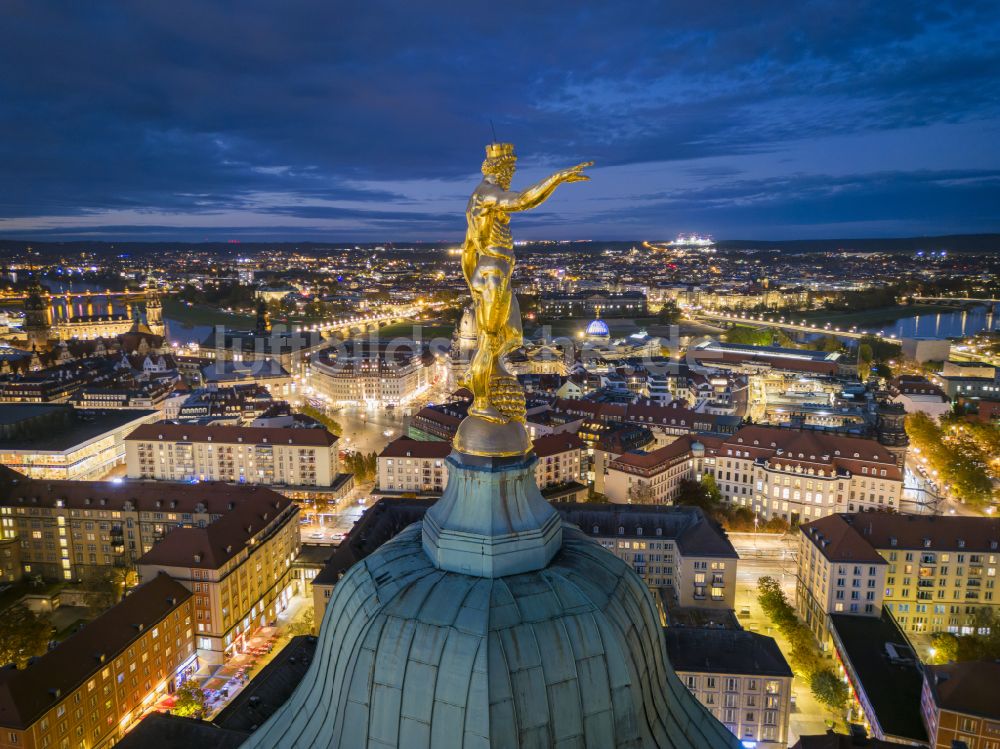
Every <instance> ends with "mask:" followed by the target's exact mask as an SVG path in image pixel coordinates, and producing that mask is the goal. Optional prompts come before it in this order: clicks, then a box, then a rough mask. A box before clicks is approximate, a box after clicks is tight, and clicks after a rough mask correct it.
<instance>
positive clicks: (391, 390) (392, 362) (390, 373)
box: [309, 341, 435, 408]
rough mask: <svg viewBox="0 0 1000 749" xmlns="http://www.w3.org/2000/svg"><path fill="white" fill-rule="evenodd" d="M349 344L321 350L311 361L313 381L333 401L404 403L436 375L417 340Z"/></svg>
mask: <svg viewBox="0 0 1000 749" xmlns="http://www.w3.org/2000/svg"><path fill="white" fill-rule="evenodd" d="M345 346H346V348H348V349H349V350H348V351H344V350H341V349H325V350H323V351H320V352H319V353H318V354H317V355H316V356H314V357H313V359H312V362H311V363H310V379H309V382H310V384H311V385H312V386H313V387H314V388H315V389H316V392H317V393H318V394H319V396H320V397H321V398H323V399H324V400H326V401H329V402H331V403H334V404H342V405H362V406H366V407H369V408H385V407H395V406H400V405H404V404H406V403H409V402H410V401H412V400H413V399H414V398H416V397H417V396H419V395H420V394H421V393H423V392H425V391H426V390H427V388H428V387H429V386H430V384H431V381H432V380H433V379H434V377H435V371H434V367H433V362H425V361H424V355H423V351H422V348H421V347H420V346H418V345H417V344H414V343H410V344H404V345H400V346H396V347H395V348H390V347H389V345H388V344H386V345H378V346H375V345H369V344H368V343H367V342H363V341H359V342H354V343H352V344H345ZM428 363H431V364H432V366H428Z"/></svg>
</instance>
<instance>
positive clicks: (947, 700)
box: [925, 661, 1000, 720]
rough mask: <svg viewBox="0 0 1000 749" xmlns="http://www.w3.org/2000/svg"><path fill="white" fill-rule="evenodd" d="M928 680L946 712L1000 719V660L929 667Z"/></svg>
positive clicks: (936, 699) (937, 700) (938, 703)
mask: <svg viewBox="0 0 1000 749" xmlns="http://www.w3.org/2000/svg"><path fill="white" fill-rule="evenodd" d="M925 668H926V669H927V670H926V673H925V678H926V679H927V682H928V684H929V685H930V688H931V694H932V695H933V696H934V702H935V703H936V704H937V706H938V708H940V709H942V710H950V711H952V712H956V713H963V714H965V715H977V716H979V717H982V718H989V719H991V720H1000V700H998V699H997V694H996V685H997V684H1000V661H968V662H965V663H949V664H947V665H945V666H925Z"/></svg>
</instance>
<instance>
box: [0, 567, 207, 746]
mask: <svg viewBox="0 0 1000 749" xmlns="http://www.w3.org/2000/svg"><path fill="white" fill-rule="evenodd" d="M193 621H194V608H193V604H192V595H191V593H190V592H189V591H188V590H187V589H186V588H185V587H184V586H183V585H181V584H180V583H178V582H175V581H174V580H171V579H170V578H169V577H168V576H166V575H157V576H154V577H152V578H151V579H149V580H148V581H147V582H145V583H144V584H143V585H140V586H139V587H138V588H136V589H135V590H134V591H132V593H130V594H129V595H127V596H126V597H125V598H124V599H123V600H122V601H121V602H120V603H118V604H117V605H115V606H113V607H111V608H110V609H108V610H107V611H106V612H104V613H103V614H102V615H101V616H99V617H98V618H97V619H95V620H94V621H92V622H91V623H90V624H88V625H86V626H85V627H83V628H82V629H80V630H79V631H78V632H76V633H75V634H73V635H71V636H70V637H69V638H68V639H66V640H64V641H63V642H62V643H60V644H59V645H58V646H56V647H55V648H53V649H52V650H50V651H49V652H47V653H45V655H42V656H40V657H38V658H36V659H33V660H32V661H31V662H30V663H29V664H28V666H26V667H25V668H23V669H15V668H4V669H0V747H3V749H69V748H70V747H74V749H76V748H77V747H84V748H85V749H106V747H111V746H113V745H114V744H115V743H116V742H117V741H118V740H119V739H120V738H121V737H122V735H124V733H125V732H126V731H127V730H128V729H129V728H130V727H131V726H132V724H133V723H134V722H135V721H137V720H139V719H141V718H142V715H143V713H144V711H145V710H146V709H148V708H149V707H150V706H152V704H153V703H154V701H155V700H156V699H158V698H159V697H161V696H163V695H165V694H167V693H169V692H173V691H174V689H176V687H177V686H178V685H180V684H181V683H183V681H184V680H185V679H186V678H188V677H189V676H190V675H191V674H193V673H194V672H195V671H196V670H197V669H198V660H197V655H196V652H195V641H194V629H193Z"/></svg>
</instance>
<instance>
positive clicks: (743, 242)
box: [0, 232, 1000, 250]
mask: <svg viewBox="0 0 1000 749" xmlns="http://www.w3.org/2000/svg"><path fill="white" fill-rule="evenodd" d="M672 241H673V239H667V238H664V239H638V238H630V239H586V238H577V239H523V240H518V243H519V244H526V245H547V244H562V245H574V244H576V245H586V244H595V243H612V244H622V245H627V244H641V243H642V242H652V243H654V244H666V243H669V242H672ZM915 242H938V243H942V242H952V243H954V242H958V243H960V244H972V243H979V242H990V243H992V244H993V245H994V246H993V247H991V248H990V249H1000V232H995V233H993V232H979V233H969V234H919V235H909V236H898V237H829V238H815V237H814V238H808V239H806V238H802V239H766V238H748V239H744V238H733V239H719V240H713V244H714V246H716V247H727V246H728V247H743V246H748V245H764V246H770V247H775V248H779V247H785V246H789V245H798V246H809V245H813V246H818V245H832V244H844V245H847V244H871V245H874V244H892V243H897V244H912V243H915ZM331 244H336V245H352V246H359V247H371V248H374V247H376V246H385V247H386V248H387V249H401V248H400V247H397V246H396V245H405V246H406V247H421V248H433V247H438V246H442V245H458V244H461V240H457V239H447V240H446V239H435V240H430V239H421V240H407V239H397V240H394V239H382V240H371V239H367V240H364V241H359V240H352V239H301V240H297V239H275V240H261V239H248V240H246V241H244V240H242V239H238V238H235V237H234V238H232V239H217V240H186V239H161V240H149V239H99V238H78V239H77V238H73V239H52V238H45V239H42V238H39V239H31V238H0V250H27V249H29V248H30V249H34V250H42V249H55V248H59V247H67V246H82V245H86V246H90V247H95V246H106V247H108V248H110V247H112V246H114V247H126V246H129V247H135V248H140V249H141V248H162V247H164V245H175V246H184V247H203V248H209V247H212V248H232V249H238V248H259V247H270V248H274V247H276V246H278V247H312V248H315V247H319V246H329V245H331ZM337 249H341V248H337ZM343 249H350V248H349V247H344V248H343ZM843 249H848V248H847V247H844V248H843ZM919 249H924V248H919ZM926 249H945V250H948V249H953V248H951V247H943V248H926ZM955 249H962V248H955ZM984 249H985V248H984Z"/></svg>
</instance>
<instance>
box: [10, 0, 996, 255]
mask: <svg viewBox="0 0 1000 749" xmlns="http://www.w3.org/2000/svg"><path fill="white" fill-rule="evenodd" d="M389 10H390V9H388V8H380V7H374V6H368V7H367V8H366V9H365V10H363V11H345V10H343V9H336V10H334V9H332V8H331V9H326V8H321V7H312V4H309V3H299V4H296V5H293V6H292V7H291V8H288V9H284V10H283V11H282V12H280V13H278V12H276V11H274V10H273V9H270V8H267V7H265V6H263V5H254V4H250V5H244V6H243V7H242V8H241V12H240V14H239V15H233V14H231V13H227V12H225V11H224V9H223V8H221V7H220V6H219V5H217V4H212V3H208V4H206V3H199V4H197V5H195V4H185V3H181V4H177V3H172V4H171V5H170V6H169V8H168V7H167V6H164V5H160V4H154V5H152V6H145V7H143V8H130V9H126V10H123V11H121V12H120V13H118V14H117V15H115V14H110V13H100V12H96V11H94V10H93V9H91V8H82V7H79V8H72V7H67V8H59V9H56V8H53V7H51V6H45V5H43V4H32V5H28V4H18V5H15V6H14V7H13V10H11V11H10V12H9V22H8V23H7V24H5V25H4V29H3V30H0V42H2V44H0V60H2V61H3V64H4V68H5V70H6V71H8V72H7V74H6V75H5V76H4V77H3V80H2V81H0V96H2V100H3V101H4V106H3V107H0V132H3V133H4V137H3V138H2V139H0V177H2V178H3V180H4V182H5V183H6V184H7V185H15V186H16V187H15V188H14V189H8V190H6V191H5V193H6V196H5V199H4V200H3V201H0V238H31V239H38V240H45V239H69V238H81V239H110V240H129V239H135V240H142V239H148V240H167V239H173V240H179V241H220V240H225V239H242V240H245V241H253V240H261V241H270V240H289V241H294V240H317V241H365V240H368V241H387V240H392V239H394V240H398V241H418V240H426V241H456V240H458V239H460V237H461V234H462V222H461V212H462V209H463V207H464V203H465V197H464V196H465V195H467V193H468V190H469V188H470V187H471V185H473V184H474V183H475V181H476V180H477V179H478V175H477V174H476V173H475V172H472V171H470V167H469V165H470V164H475V163H477V162H478V160H479V159H480V158H481V154H482V146H483V145H484V144H485V143H486V142H488V141H489V140H491V139H492V137H493V135H492V132H493V130H492V128H494V127H495V130H496V135H497V137H498V138H499V139H501V140H505V141H510V142H513V143H514V144H515V145H516V146H517V148H518V151H519V155H520V162H519V166H520V167H521V169H520V170H519V172H518V174H517V175H516V176H515V187H516V186H521V185H524V184H527V183H529V182H530V181H533V180H534V179H537V178H538V177H539V176H541V175H542V174H543V173H545V172H546V171H548V170H550V169H551V168H552V167H553V166H556V165H561V164H565V163H576V162H577V161H581V160H583V159H585V158H593V159H594V160H595V161H596V165H595V167H594V169H593V170H592V172H593V174H594V181H593V182H592V183H590V184H587V185H583V186H580V188H579V191H578V194H577V195H576V197H575V198H574V199H568V198H566V197H565V196H556V197H555V198H554V199H553V200H552V201H551V203H550V204H548V205H546V207H545V208H544V209H543V210H541V211H538V212H537V213H536V214H534V215H531V216H519V217H518V218H517V222H518V227H519V234H520V236H523V237H526V238H527V237H530V238H533V239H586V238H593V239H612V238H614V239H619V238H624V237H637V238H656V239H667V238H670V237H672V236H673V235H674V234H676V233H679V232H682V231H683V232H688V231H700V232H706V233H712V234H713V235H715V236H716V237H717V238H730V237H731V238H737V237H746V238H767V239H810V238H834V237H867V236H871V237H888V236H913V235H927V234H952V233H978V232H995V231H998V230H1000V216H998V215H997V211H996V210H995V206H996V205H997V204H1000V152H998V149H996V147H995V145H994V144H995V142H996V140H997V131H998V129H1000V113H998V107H997V104H998V102H997V100H996V96H995V93H994V92H995V90H996V87H995V81H996V79H997V74H998V70H1000V54H998V52H997V51H996V50H997V49H1000V47H998V45H997V44H996V42H997V41H998V40H1000V15H998V12H997V9H996V8H995V6H991V5H990V4H986V3H984V4H970V3H962V4H958V3H945V4H940V3H927V4H908V5H907V6H906V7H905V8H904V7H902V6H896V5H893V4H890V5H888V6H886V5H879V6H875V5H871V6H864V7H852V8H845V7H843V6H842V5H837V4H827V3H817V2H811V3H804V4H802V5H800V6H798V7H796V8H794V9H792V10H788V9H785V8H780V7H778V6H777V5H770V6H767V7H763V8H762V7H760V6H757V5H755V7H754V8H753V9H752V10H751V9H747V8H745V7H743V6H742V5H740V4H731V3H730V4H722V5H719V4H714V5H712V6H710V7H697V8H692V7H688V6H686V5H682V4H676V3H670V4H667V5H666V6H663V7H658V8H656V9H650V8H646V7H643V6H636V7H635V8H634V9H633V11H632V12H631V13H629V14H627V18H624V17H623V16H624V15H625V14H622V13H621V12H620V11H619V10H617V9H612V8H608V9H604V8H600V7H579V6H577V5H572V6H562V7H556V6H550V7H548V8H546V9H539V8H535V7H532V8H518V7H511V8H509V9H507V10H508V11H509V14H508V15H507V16H506V17H505V19H506V20H505V21H504V23H503V24H500V23H499V22H498V21H497V20H496V19H495V18H494V17H493V14H492V13H490V12H489V11H488V10H486V9H482V10H480V9H477V8H469V7H462V8H461V12H459V10H458V9H456V8H450V7H448V6H447V5H446V4H442V5H437V6H435V7H434V8H430V9H427V10H425V11H424V12H422V13H421V14H420V15H419V17H417V16H416V15H415V14H411V13H406V12H402V13H401V12H389ZM511 49H514V50H516V51H517V53H516V54H514V55H511V54H509V52H508V51H509V50H511Z"/></svg>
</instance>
